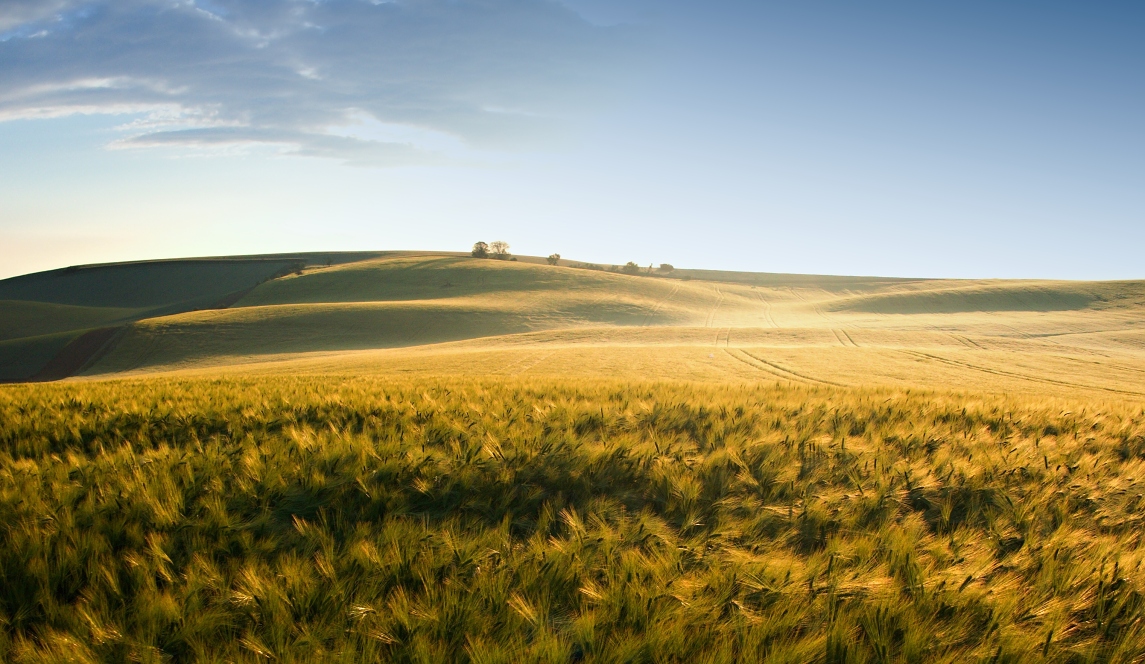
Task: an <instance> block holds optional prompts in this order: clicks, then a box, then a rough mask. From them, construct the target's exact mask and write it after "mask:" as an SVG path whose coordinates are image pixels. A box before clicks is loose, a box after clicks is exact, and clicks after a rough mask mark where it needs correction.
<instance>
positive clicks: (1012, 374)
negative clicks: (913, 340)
mask: <svg viewBox="0 0 1145 664" xmlns="http://www.w3.org/2000/svg"><path fill="white" fill-rule="evenodd" d="M899 352H901V353H905V354H906V355H910V356H913V357H916V358H920V359H923V360H932V361H934V362H938V363H940V364H945V365H947V366H952V367H957V368H959V369H970V370H972V371H980V372H982V373H988V374H991V375H994V376H1003V377H1006V378H1017V379H1018V380H1025V381H1029V382H1031V383H1045V384H1048V385H1057V386H1060V387H1070V388H1074V389H1082V390H1100V391H1104V392H1113V393H1115V394H1129V395H1132V396H1145V392H1134V391H1132V390H1121V389H1117V388H1116V387H1102V386H1099V385H1084V384H1081V383H1071V382H1069V381H1064V380H1055V379H1053V378H1042V377H1040V376H1031V375H1029V374H1023V373H1018V372H1016V371H1006V370H1005V369H991V368H988V367H980V366H978V365H976V364H970V363H969V362H959V361H958V360H952V359H950V358H946V357H941V356H939V355H931V354H930V353H924V352H922V351H917V350H905V349H903V350H900V351H899Z"/></svg>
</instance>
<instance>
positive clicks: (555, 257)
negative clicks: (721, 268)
mask: <svg viewBox="0 0 1145 664" xmlns="http://www.w3.org/2000/svg"><path fill="white" fill-rule="evenodd" d="M470 255H471V256H473V257H474V258H493V259H496V260H502V261H505V260H509V261H515V260H517V257H516V256H513V255H512V254H510V253H509V243H508V242H505V241H503V240H497V241H496V242H490V243H488V244H486V243H485V242H475V243H474V244H473V250H472V251H471V252H470ZM545 261H546V262H547V263H548V264H549V265H560V264H561V255H560V254H549V255H548V257H547V258H545ZM571 267H575V268H579V269H581V270H599V271H602V272H618V273H620V274H629V275H633V276H638V275H655V274H660V275H665V274H671V273H672V272H674V271H675V270H676V268H675V267H673V266H672V264H671V263H660V267H653V266H652V264H651V263H650V264H649V265H648V267H640V266H639V265H637V264H636V263H635V262H633V261H628V262H627V263H625V264H624V265H613V266H611V267H609V268H604V267H602V266H600V265H597V264H596V263H575V264H573V265H572V266H571ZM685 278H687V277H685Z"/></svg>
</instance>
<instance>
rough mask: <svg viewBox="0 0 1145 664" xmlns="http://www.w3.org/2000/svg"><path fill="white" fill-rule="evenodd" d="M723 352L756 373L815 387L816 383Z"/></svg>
mask: <svg viewBox="0 0 1145 664" xmlns="http://www.w3.org/2000/svg"><path fill="white" fill-rule="evenodd" d="M723 351H724V352H725V353H727V355H728V357H730V358H732V359H733V360H736V361H737V362H741V363H743V364H746V365H747V366H749V367H751V368H752V369H755V370H756V371H762V372H763V373H765V374H767V375H769V376H772V377H774V378H779V379H782V380H786V381H791V382H793V383H801V384H803V385H815V384H816V383H813V382H811V381H809V380H806V379H803V378H800V377H798V376H796V375H795V374H791V373H788V372H786V371H779V370H777V369H775V368H773V367H771V366H769V365H766V364H762V363H760V362H755V361H752V360H747V359H744V358H743V357H741V356H739V355H737V354H736V353H733V352H732V351H730V350H728V349H727V348H724V349H723ZM739 352H740V353H743V354H744V355H746V353H744V352H743V351H742V350H741V351H739Z"/></svg>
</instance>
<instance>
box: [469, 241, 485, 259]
mask: <svg viewBox="0 0 1145 664" xmlns="http://www.w3.org/2000/svg"><path fill="white" fill-rule="evenodd" d="M470 254H471V255H472V256H473V257H474V258H488V256H489V245H487V244H485V243H484V242H475V243H474V244H473V251H471V252H470Z"/></svg>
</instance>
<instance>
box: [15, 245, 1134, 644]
mask: <svg viewBox="0 0 1145 664" xmlns="http://www.w3.org/2000/svg"><path fill="white" fill-rule="evenodd" d="M268 260H272V262H271V263H270V264H269V265H263V264H262V263H257V264H248V263H239V264H238V265H239V267H235V266H234V265H232V264H230V263H228V264H227V265H228V269H230V270H232V272H230V273H228V274H230V275H231V276H229V277H228V279H231V281H225V283H224V282H223V281H219V280H215V281H211V280H208V281H207V283H208V286H209V287H210V289H211V290H209V292H206V291H205V294H196V292H192V291H191V290H188V291H187V292H183V293H181V294H179V295H178V298H182V299H178V298H175V299H170V298H169V299H168V300H164V299H162V297H160V296H161V295H162V293H160V292H158V291H157V292H156V293H153V294H150V295H147V297H144V296H143V295H141V294H140V293H138V292H135V291H131V290H130V287H129V286H123V287H122V294H121V295H120V296H116V297H111V296H110V295H109V296H106V297H105V298H104V299H103V300H102V301H99V302H95V301H93V302H89V303H87V304H84V303H83V302H78V301H70V300H68V297H71V296H70V295H67V296H65V295H61V293H65V294H66V293H73V292H77V291H75V290H73V286H74V283H73V282H72V281H68V280H73V279H80V278H81V277H84V276H85V274H84V270H82V269H81V270H78V271H75V272H69V273H66V274H60V275H56V276H52V277H51V279H54V280H56V281H58V282H59V283H60V284H64V285H66V288H64V287H63V286H60V287H59V288H58V289H57V290H52V289H53V288H56V287H55V286H53V285H52V284H54V283H56V282H55V281H49V280H48V279H47V278H44V279H43V280H42V281H40V282H34V281H32V280H28V279H25V281H24V282H21V283H19V284H16V285H12V284H8V285H5V283H4V282H0V298H11V299H7V300H5V301H4V302H0V311H3V312H5V313H11V314H12V316H10V317H8V318H6V320H5V325H4V326H0V333H3V334H4V335H5V336H4V339H0V368H2V367H8V368H9V369H8V370H10V371H12V372H16V371H23V372H25V375H27V374H29V373H30V372H34V371H44V370H43V369H38V368H36V367H35V366H33V364H35V362H32V360H30V359H28V358H29V357H31V356H30V355H17V354H15V353H13V354H10V355H7V356H6V355H3V353H4V352H7V351H6V350H5V349H13V348H23V349H33V348H34V349H41V350H42V352H41V350H37V353H41V354H40V355H36V357H37V358H40V357H41V356H42V358H44V359H38V360H36V362H49V365H50V363H51V362H55V361H56V360H55V359H52V358H51V354H52V353H64V354H65V355H66V354H67V352H71V353H72V355H73V359H74V356H76V354H77V353H78V352H79V351H78V350H77V349H86V350H84V352H88V353H89V355H86V356H82V357H80V359H81V360H82V362H73V364H74V366H75V369H76V372H75V373H76V374H77V375H74V376H72V377H71V378H69V379H67V380H63V381H59V382H42V383H24V384H13V385H4V386H0V523H2V524H3V527H4V537H3V538H2V540H0V661H12V662H58V661H73V662H103V661H148V662H152V661H153V662H160V661H217V662H255V661H288V662H319V661H321V662H326V661H346V662H358V661H396V662H442V661H448V662H500V661H505V662H510V661H511V662H519V661H538V662H540V661H544V662H743V661H762V662H900V661H901V662H966V661H982V662H1029V661H1035V662H1037V661H1048V662H1142V661H1145V570H1143V569H1142V561H1143V558H1145V549H1143V548H1142V541H1141V539H1142V533H1143V532H1145V523H1143V518H1145V517H1143V512H1142V510H1143V509H1145V502H1143V500H1145V499H1143V498H1142V496H1143V494H1145V284H1142V283H1141V282H1122V283H1109V282H1102V283H1084V282H1033V281H1031V282H1022V281H940V280H892V279H869V278H849V277H808V276H799V275H766V274H751V273H702V272H698V271H685V270H679V271H676V272H675V273H673V274H650V275H638V276H629V275H623V274H616V273H612V272H607V271H596V270H588V269H577V268H573V267H569V266H567V265H566V266H548V265H540V264H537V263H535V262H528V261H527V260H526V259H522V260H521V261H518V262H515V263H512V262H508V261H491V260H476V259H469V258H464V257H460V256H455V255H374V256H364V257H363V256H357V257H354V259H353V260H349V259H347V260H344V261H339V260H334V259H333V258H330V257H323V258H322V259H321V260H310V261H309V262H306V261H302V263H290V264H289V267H290V269H291V271H290V273H289V274H279V273H274V270H278V269H279V268H280V264H281V263H283V261H282V260H281V259H268ZM292 260H293V259H292ZM299 260H301V259H299ZM140 265H142V267H140ZM240 268H241V269H240ZM272 268H273V270H272ZM100 269H101V270H104V271H105V272H106V271H107V270H111V269H112V268H100ZM131 269H132V270H134V271H135V272H138V271H139V270H151V269H155V270H160V271H162V270H168V271H171V270H174V272H171V274H173V275H174V276H169V277H165V278H169V280H174V281H178V280H181V279H183V276H182V275H184V274H186V270H188V269H191V268H188V267H186V266H182V265H175V266H172V265H161V266H159V267H154V266H152V265H150V264H135V265H134V266H133V267H132V268H131ZM195 269H199V268H195ZM204 269H206V268H204ZM268 270H269V271H270V273H271V275H270V277H269V278H268V277H267V274H268ZM135 272H133V273H132V274H135ZM100 274H103V273H102V272H101V273H100ZM164 274H167V273H164ZM252 275H253V276H252ZM33 276H35V275H33ZM137 277H138V275H135V276H133V277H132V278H131V279H125V280H124V283H135V282H139V281H141V280H140V279H138V278H137ZM101 278H104V279H105V280H107V279H110V277H107V276H106V274H105V275H104V276H103V277H101ZM244 280H245V281H244ZM142 281H146V280H142ZM155 283H163V284H166V283H168V282H165V281H163V279H159V278H156V280H155ZM29 284H31V285H29ZM219 284H223V285H219ZM17 286H19V288H17ZM33 286H34V287H35V288H33ZM232 286H234V288H233V289H232ZM6 288H7V290H5V289H6ZM188 288H189V287H188ZM20 289H23V290H20ZM36 289H39V290H36ZM228 289H229V290H228ZM107 292H110V293H113V294H114V293H115V292H118V291H114V289H111V290H108V291H107ZM29 293H30V294H29ZM220 293H221V295H220ZM16 296H19V297H16ZM33 296H34V297H39V298H40V299H39V300H36V299H34V297H33ZM172 297H174V296H172ZM21 298H22V299H21ZM133 298H134V299H133ZM148 298H150V299H148ZM196 298H197V299H196ZM210 298H215V299H216V300H218V302H217V303H216V304H213V305H212V306H209V307H208V306H200V304H201V303H202V302H205V301H207V300H208V299H210ZM73 299H74V298H73ZM214 301H215V300H212V302H214ZM188 302H190V303H191V304H187V303H188ZM148 307H150V308H148ZM108 321H111V322H112V323H114V325H113V326H109V325H110V324H109V323H108ZM94 326H103V327H94ZM93 330H95V331H98V332H99V333H100V335H102V336H91V335H92V331H93ZM84 338H87V339H89V340H90V339H95V340H96V341H97V342H99V343H94V342H93V343H89V344H88V346H83V345H82V344H79V343H78V340H82V339H84ZM61 348H63V350H62V351H61V350H60V349H61ZM69 348H70V349H71V351H68V349H69ZM53 349H55V350H53ZM65 351H67V352H65ZM58 357H59V356H58V355H57V358H58ZM4 358H9V359H7V360H5V359H4ZM3 362H7V364H3ZM57 364H58V363H57ZM59 366H62V365H59ZM13 375H15V374H13Z"/></svg>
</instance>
